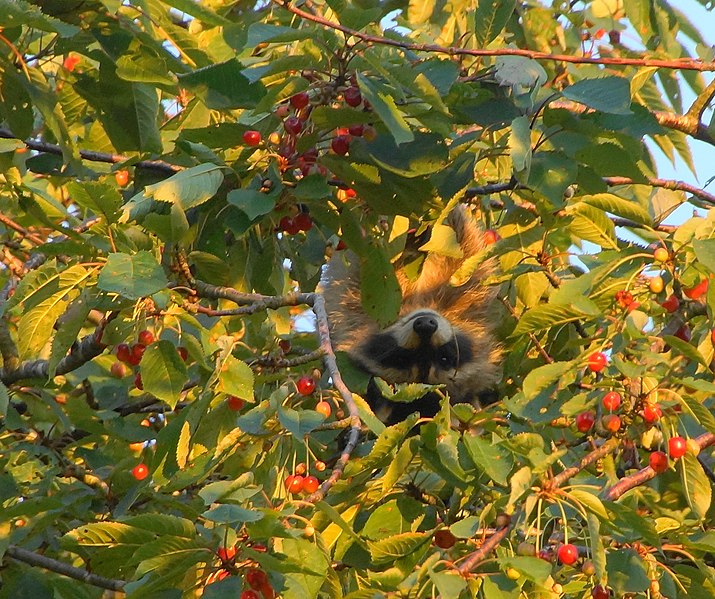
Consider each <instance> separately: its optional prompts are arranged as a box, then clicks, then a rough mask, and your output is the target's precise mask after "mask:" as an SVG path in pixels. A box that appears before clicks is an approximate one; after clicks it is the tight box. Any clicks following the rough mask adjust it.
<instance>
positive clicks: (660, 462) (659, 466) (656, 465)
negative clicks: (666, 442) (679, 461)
mask: <svg viewBox="0 0 715 599" xmlns="http://www.w3.org/2000/svg"><path fill="white" fill-rule="evenodd" d="M648 465H649V466H650V467H651V468H653V470H655V471H656V472H658V473H660V472H665V471H666V470H667V469H668V456H667V455H665V454H664V453H663V452H662V451H654V452H653V453H651V454H650V456H648Z"/></svg>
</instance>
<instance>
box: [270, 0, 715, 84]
mask: <svg viewBox="0 0 715 599" xmlns="http://www.w3.org/2000/svg"><path fill="white" fill-rule="evenodd" d="M273 2H274V3H275V4H277V5H278V6H281V7H283V8H285V9H286V10H288V11H289V12H292V13H293V14H294V15H297V16H299V17H301V18H302V19H305V20H306V21H313V22H314V23H318V24H319V25H322V26H323V27H326V28H328V29H335V30H336V31H340V32H342V33H344V34H346V35H349V36H352V37H356V38H358V39H361V40H362V41H364V42H367V43H369V44H380V45H383V46H394V47H396V48H402V49H403V50H409V51H412V52H433V53H436V54H448V55H449V56H524V57H526V58H531V59H533V60H551V61H554V62H569V63H575V64H599V65H612V66H637V67H658V68H664V69H682V70H688V71H715V62H703V61H702V60H694V59H692V58H677V59H672V60H661V59H657V58H607V57H605V58H604V57H602V58H591V57H587V56H569V55H568V54H549V53H548V52H538V51H535V50H523V49H521V48H499V49H491V50H472V49H468V48H456V47H452V46H449V47H446V46H438V45H436V44H412V43H408V42H400V41H398V40H393V39H389V38H386V37H382V36H376V35H368V34H367V33H362V32H361V31H357V30H355V29H350V28H349V27H345V26H344V25H340V24H339V23H335V22H333V21H329V20H328V19H324V18H323V17H320V16H318V15H314V14H311V13H308V12H305V11H303V10H301V9H299V8H296V7H295V6H292V5H291V4H290V3H289V1H288V0H273Z"/></svg>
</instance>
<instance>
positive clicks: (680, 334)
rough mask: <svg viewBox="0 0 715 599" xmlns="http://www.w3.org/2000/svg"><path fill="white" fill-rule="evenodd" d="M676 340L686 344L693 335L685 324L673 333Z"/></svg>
mask: <svg viewBox="0 0 715 599" xmlns="http://www.w3.org/2000/svg"><path fill="white" fill-rule="evenodd" d="M673 335H675V336H676V337H677V338H678V339H682V340H683V341H685V342H686V343H689V342H690V340H691V339H692V337H693V333H692V332H691V331H690V327H689V326H688V325H687V324H684V325H683V326H682V327H680V328H679V329H678V330H677V331H675V333H673Z"/></svg>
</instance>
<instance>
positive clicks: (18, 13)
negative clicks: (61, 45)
mask: <svg viewBox="0 0 715 599" xmlns="http://www.w3.org/2000/svg"><path fill="white" fill-rule="evenodd" d="M0 25H2V28H3V29H10V28H11V27H20V26H21V25H27V26H28V27H31V28H33V29H38V30H40V31H47V32H50V33H57V34H59V35H60V37H64V38H68V37H72V36H74V35H76V34H77V33H79V31H80V30H79V27H76V26H75V25H70V24H69V23H65V22H64V21H60V20H59V19H55V18H54V17H51V16H48V15H45V14H43V12H42V11H41V10H40V9H39V8H38V7H37V6H34V5H32V4H30V3H28V2H25V1H24V0H0Z"/></svg>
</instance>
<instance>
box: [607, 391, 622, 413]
mask: <svg viewBox="0 0 715 599" xmlns="http://www.w3.org/2000/svg"><path fill="white" fill-rule="evenodd" d="M603 407H604V408H605V409H606V410H608V411H609V412H615V411H616V410H617V409H618V408H620V407H621V394H620V393H618V392H617V391H609V392H608V393H606V395H604V396H603Z"/></svg>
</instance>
